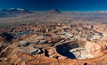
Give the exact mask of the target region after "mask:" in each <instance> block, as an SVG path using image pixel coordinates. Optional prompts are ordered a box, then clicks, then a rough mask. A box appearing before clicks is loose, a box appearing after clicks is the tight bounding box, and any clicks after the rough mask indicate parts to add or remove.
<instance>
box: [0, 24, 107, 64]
mask: <svg viewBox="0 0 107 65" xmlns="http://www.w3.org/2000/svg"><path fill="white" fill-rule="evenodd" d="M106 32H107V25H106V24H100V25H91V24H87V23H72V24H60V23H57V24H53V23H52V24H40V25H28V24H21V25H16V26H12V27H8V28H1V29H0V65H107V33H106Z"/></svg>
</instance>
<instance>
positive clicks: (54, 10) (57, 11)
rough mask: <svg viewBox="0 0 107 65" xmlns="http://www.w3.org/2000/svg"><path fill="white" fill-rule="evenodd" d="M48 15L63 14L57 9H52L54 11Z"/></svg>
mask: <svg viewBox="0 0 107 65" xmlns="http://www.w3.org/2000/svg"><path fill="white" fill-rule="evenodd" d="M47 13H51V14H59V13H61V12H60V11H59V10H57V9H52V10H50V11H48V12H47Z"/></svg>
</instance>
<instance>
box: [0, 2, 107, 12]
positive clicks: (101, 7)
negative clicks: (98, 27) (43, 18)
mask: <svg viewBox="0 0 107 65" xmlns="http://www.w3.org/2000/svg"><path fill="white" fill-rule="evenodd" d="M9 8H22V9H26V10H30V11H49V10H51V9H53V8H56V9H58V10H60V11H107V0H0V10H2V9H9Z"/></svg>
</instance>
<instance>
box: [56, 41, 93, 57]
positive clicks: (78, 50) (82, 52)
mask: <svg viewBox="0 0 107 65" xmlns="http://www.w3.org/2000/svg"><path fill="white" fill-rule="evenodd" d="M86 44H87V43H86V42H84V41H72V42H66V43H64V44H61V45H58V46H56V50H57V52H58V53H59V54H61V55H63V56H66V57H68V58H70V59H88V58H89V57H88V55H89V54H90V53H89V49H87V48H86V47H85V46H86ZM90 50H91V49H90ZM92 58H94V57H92Z"/></svg>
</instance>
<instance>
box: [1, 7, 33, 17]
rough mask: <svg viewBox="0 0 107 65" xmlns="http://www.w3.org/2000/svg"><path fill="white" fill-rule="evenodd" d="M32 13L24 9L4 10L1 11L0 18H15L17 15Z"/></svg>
mask: <svg viewBox="0 0 107 65" xmlns="http://www.w3.org/2000/svg"><path fill="white" fill-rule="evenodd" d="M30 13H32V12H30V11H28V10H24V9H14V8H11V9H8V10H6V9H2V10H1V11H0V18H2V17H15V16H16V15H20V14H30Z"/></svg>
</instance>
